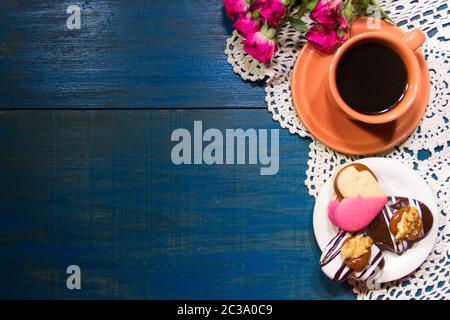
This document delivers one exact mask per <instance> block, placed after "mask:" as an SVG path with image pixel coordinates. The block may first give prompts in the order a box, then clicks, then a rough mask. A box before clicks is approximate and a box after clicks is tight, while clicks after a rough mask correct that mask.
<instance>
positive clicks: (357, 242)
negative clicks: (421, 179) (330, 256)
mask: <svg viewBox="0 0 450 320" xmlns="http://www.w3.org/2000/svg"><path fill="white" fill-rule="evenodd" d="M372 243H373V241H372V239H371V238H369V237H366V236H363V235H358V236H353V237H350V238H348V239H347V240H345V242H344V243H343V245H342V248H341V256H342V259H344V260H347V259H356V258H359V257H361V256H362V255H364V254H366V253H367V252H369V249H370V247H371V246H372Z"/></svg>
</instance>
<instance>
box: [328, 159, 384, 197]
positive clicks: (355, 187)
mask: <svg viewBox="0 0 450 320" xmlns="http://www.w3.org/2000/svg"><path fill="white" fill-rule="evenodd" d="M333 186H334V191H335V193H336V196H337V199H338V200H342V199H344V198H351V197H357V196H362V197H380V196H384V195H385V194H384V192H383V190H381V188H380V186H379V185H378V180H377V177H376V176H375V174H374V173H373V172H372V171H371V170H370V169H369V168H368V167H367V166H365V165H363V164H361V163H357V162H354V163H351V164H349V165H346V166H344V167H343V168H341V169H340V170H339V171H338V172H337V174H336V176H335V178H334V184H333Z"/></svg>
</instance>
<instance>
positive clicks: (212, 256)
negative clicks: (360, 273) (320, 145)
mask: <svg viewBox="0 0 450 320" xmlns="http://www.w3.org/2000/svg"><path fill="white" fill-rule="evenodd" d="M72 4H75V5H78V6H79V7H80V8H81V29H79V30H69V29H68V28H67V26H66V20H67V18H68V16H69V15H68V14H67V13H66V9H67V7H68V6H70V5H72ZM231 31H232V26H231V23H230V22H229V21H228V18H227V17H226V15H225V13H224V11H223V8H222V3H221V1H220V0H214V1H211V0H179V1H153V0H146V1H144V0H141V1H139V0H128V1H122V0H96V1H90V0H85V1H75V0H71V1H63V0H59V1H45V0H28V1H15V0H4V1H1V4H0V81H1V86H0V108H1V112H0V257H1V260H0V263H1V266H0V271H1V272H0V288H2V289H1V290H0V298H38V299H43V298H74V299H79V298H100V299H104V298H120V299H122V298H123V299H128V298H136V299H142V298H145V299H188V298H190V299H224V298H229V299H241V298H254V299H259V298H263V299H337V298H338V299H351V298H354V295H353V294H352V293H351V289H350V288H349V287H348V286H346V285H339V284H335V283H332V282H331V281H329V280H328V279H327V278H326V277H325V276H324V275H323V274H322V273H321V271H320V269H319V267H318V259H319V254H320V251H319V249H318V247H317V245H316V243H315V240H314V235H313V231H312V208H313V204H314V203H313V198H311V197H310V196H309V195H308V193H307V190H306V187H305V186H304V180H305V170H306V168H307V164H306V163H307V160H308V144H309V142H310V141H309V140H307V139H302V138H300V137H299V136H296V135H291V134H290V133H289V132H288V131H287V130H280V169H279V172H278V174H277V175H274V176H262V175H260V171H259V170H260V167H259V166H257V165H212V166H207V165H184V166H183V165H182V166H177V165H174V164H173V163H172V161H171V150H172V147H173V146H174V143H173V142H172V141H171V139H170V137H171V133H172V132H173V131H174V130H175V129H177V128H187V129H189V130H192V128H193V124H194V121H195V120H201V121H203V126H204V127H205V128H218V129H219V130H225V129H227V128H232V129H235V128H243V129H248V128H255V129H276V128H279V126H278V124H277V123H276V122H274V121H273V120H272V118H271V115H270V113H269V112H268V111H267V108H266V106H265V102H264V85H263V84H262V83H256V84H255V83H249V82H245V81H242V80H241V79H240V78H239V77H238V76H237V75H235V74H234V73H233V72H232V69H231V67H230V66H229V65H228V64H227V62H226V57H225V55H224V53H223V50H224V46H225V41H226V38H227V36H228V35H229V34H230V33H231ZM69 265H78V266H79V267H80V268H81V275H82V277H81V281H82V282H81V283H82V288H81V290H68V288H67V287H66V279H67V277H68V275H67V274H66V268H67V266H69Z"/></svg>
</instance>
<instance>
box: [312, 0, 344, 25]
mask: <svg viewBox="0 0 450 320" xmlns="http://www.w3.org/2000/svg"><path fill="white" fill-rule="evenodd" d="M340 6H341V0H331V1H329V0H319V2H317V4H316V6H315V7H314V9H313V10H312V11H311V14H310V15H309V17H310V18H311V19H312V20H314V21H316V22H318V23H320V24H322V25H324V26H327V27H329V28H334V26H335V25H336V22H337V20H338V15H339V8H340Z"/></svg>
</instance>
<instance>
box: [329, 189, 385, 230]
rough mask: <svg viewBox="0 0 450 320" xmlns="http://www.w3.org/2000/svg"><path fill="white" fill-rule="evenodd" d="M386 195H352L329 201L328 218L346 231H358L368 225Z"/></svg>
mask: <svg viewBox="0 0 450 320" xmlns="http://www.w3.org/2000/svg"><path fill="white" fill-rule="evenodd" d="M386 201H387V197H386V196H379V197H370V198H364V197H360V196H358V197H354V198H345V199H343V200H342V201H337V200H334V201H331V202H330V203H329V205H328V218H329V219H330V221H331V223H333V224H334V225H335V226H337V227H339V228H340V229H342V230H345V231H348V232H355V231H359V230H361V229H363V228H365V227H366V226H368V225H369V224H370V223H371V222H372V220H373V219H375V217H376V216H377V215H378V214H379V213H380V212H381V210H382V209H383V207H384V205H385V204H386Z"/></svg>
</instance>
